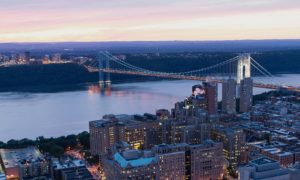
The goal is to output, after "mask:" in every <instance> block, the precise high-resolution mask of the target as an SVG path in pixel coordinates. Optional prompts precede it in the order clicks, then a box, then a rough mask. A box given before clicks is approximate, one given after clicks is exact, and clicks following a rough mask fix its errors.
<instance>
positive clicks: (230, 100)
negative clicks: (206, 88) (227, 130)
mask: <svg viewBox="0 0 300 180" xmlns="http://www.w3.org/2000/svg"><path fill="white" fill-rule="evenodd" d="M222 111H223V112H224V113H228V114H234V113H236V81H235V80H234V79H228V80H227V81H225V82H223V83H222Z"/></svg>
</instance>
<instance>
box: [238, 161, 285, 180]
mask: <svg viewBox="0 0 300 180" xmlns="http://www.w3.org/2000/svg"><path fill="white" fill-rule="evenodd" d="M239 173H240V179H241V180H258V179H263V180H288V179H289V178H290V174H289V171H288V170H287V169H283V168H281V167H280V166H279V163H278V162H276V161H274V160H272V159H270V158H267V157H262V158H259V159H256V160H253V161H251V162H250V163H249V164H247V165H245V166H243V167H240V168H239Z"/></svg>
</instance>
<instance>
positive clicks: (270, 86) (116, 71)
mask: <svg viewBox="0 0 300 180" xmlns="http://www.w3.org/2000/svg"><path fill="white" fill-rule="evenodd" d="M85 67H86V68H87V69H88V71H90V72H99V71H102V72H105V73H114V74H128V75H139V76H150V77H159V78H170V79H183V80H194V81H206V80H207V77H200V76H185V75H180V74H172V73H150V72H142V71H127V70H119V69H109V68H105V69H98V68H93V67H87V66H85ZM210 81H212V82H216V83H223V82H224V81H225V80H221V79H212V80H210ZM253 86H254V87H257V88H265V89H272V90H278V89H286V90H289V91H294V92H298V93H300V88H298V87H294V86H280V85H274V84H264V83H256V82H254V83H253Z"/></svg>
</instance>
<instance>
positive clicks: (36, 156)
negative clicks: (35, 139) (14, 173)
mask: <svg viewBox="0 0 300 180" xmlns="http://www.w3.org/2000/svg"><path fill="white" fill-rule="evenodd" d="M0 156H1V158H2V161H3V165H4V166H5V168H10V167H16V166H18V165H22V164H25V163H28V164H30V163H31V162H38V161H40V162H41V161H44V156H43V155H42V154H41V152H40V151H39V150H38V149H37V148H36V147H27V148H23V149H0Z"/></svg>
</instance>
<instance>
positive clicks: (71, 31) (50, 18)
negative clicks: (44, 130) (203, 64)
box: [0, 0, 300, 42]
mask: <svg viewBox="0 0 300 180" xmlns="http://www.w3.org/2000/svg"><path fill="white" fill-rule="evenodd" d="M242 39H300V0H0V42H63V41H76V42H78V41H163V40H192V41H196V40H242Z"/></svg>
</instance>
